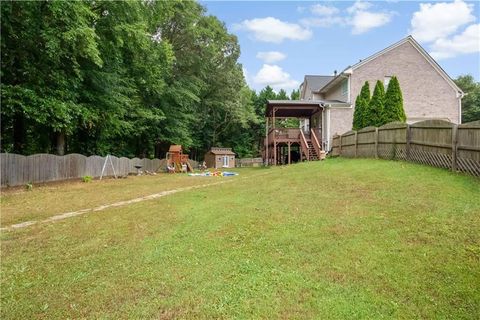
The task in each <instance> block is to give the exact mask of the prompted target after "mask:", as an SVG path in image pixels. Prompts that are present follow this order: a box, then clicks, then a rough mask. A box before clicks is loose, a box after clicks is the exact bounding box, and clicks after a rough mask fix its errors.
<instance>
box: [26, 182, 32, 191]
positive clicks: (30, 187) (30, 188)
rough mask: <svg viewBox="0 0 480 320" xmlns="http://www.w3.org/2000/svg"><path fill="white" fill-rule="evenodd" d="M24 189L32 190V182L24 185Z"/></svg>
mask: <svg viewBox="0 0 480 320" xmlns="http://www.w3.org/2000/svg"><path fill="white" fill-rule="evenodd" d="M25 189H26V190H27V191H32V190H33V183H31V182H29V183H27V184H26V185H25Z"/></svg>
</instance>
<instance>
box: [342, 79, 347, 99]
mask: <svg viewBox="0 0 480 320" xmlns="http://www.w3.org/2000/svg"><path fill="white" fill-rule="evenodd" d="M347 94H348V80H347V79H345V80H343V82H342V95H344V96H346V95H347Z"/></svg>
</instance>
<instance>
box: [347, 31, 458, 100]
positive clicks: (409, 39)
mask: <svg viewBox="0 0 480 320" xmlns="http://www.w3.org/2000/svg"><path fill="white" fill-rule="evenodd" d="M406 42H409V43H410V44H411V45H412V46H413V47H414V48H415V49H417V51H418V52H419V53H420V54H421V55H422V56H423V57H424V58H425V60H427V62H428V63H430V65H431V66H432V67H433V69H435V70H436V71H437V72H438V73H439V74H440V76H441V77H442V78H443V79H444V80H445V81H446V82H447V83H448V84H449V85H450V86H451V87H452V89H453V90H455V92H456V93H457V98H460V99H461V98H463V96H464V93H463V91H462V90H461V89H460V88H459V87H458V86H457V85H456V84H455V82H454V81H453V80H452V79H451V78H450V76H449V75H448V74H447V73H446V72H445V70H443V69H442V67H440V65H439V64H438V63H437V62H436V61H435V60H434V59H433V58H432V57H431V56H430V55H429V54H428V53H427V52H426V51H425V49H423V48H422V46H420V44H419V43H418V42H417V41H416V40H415V39H414V38H413V37H412V36H408V37H406V38H404V39H402V40H400V41H398V42H397V43H394V44H392V45H391V46H389V47H387V48H385V49H383V50H382V51H379V52H377V53H375V54H374V55H371V56H370V57H368V58H366V59H364V60H362V61H360V62H358V63H356V64H354V65H353V66H352V67H351V68H350V69H351V70H352V71H354V70H355V69H358V68H359V67H361V66H363V65H364V64H366V63H369V62H370V61H372V60H374V59H376V58H378V57H380V56H382V55H384V54H385V53H387V52H390V51H391V50H393V49H395V48H397V47H399V46H401V45H402V44H404V43H406Z"/></svg>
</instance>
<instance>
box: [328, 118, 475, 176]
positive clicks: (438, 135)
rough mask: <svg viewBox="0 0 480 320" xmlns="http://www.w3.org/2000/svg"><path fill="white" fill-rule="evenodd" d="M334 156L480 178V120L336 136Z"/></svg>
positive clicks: (390, 125)
mask: <svg viewBox="0 0 480 320" xmlns="http://www.w3.org/2000/svg"><path fill="white" fill-rule="evenodd" d="M332 146H333V148H332V155H337V156H338V155H339V156H344V157H364V158H368V157H371V158H381V159H399V160H406V161H411V162H417V163H422V164H427V165H430V166H435V167H440V168H446V169H450V170H452V171H460V172H465V173H468V174H471V175H474V176H478V177H480V121H474V122H470V123H465V124H460V125H456V124H453V123H451V122H448V121H443V120H427V121H422V122H417V123H414V124H410V125H409V124H405V123H399V122H392V123H387V124H386V125H384V126H381V127H379V128H376V127H367V128H363V129H361V130H359V131H349V132H346V133H344V134H342V135H336V136H335V137H334V138H333V143H332Z"/></svg>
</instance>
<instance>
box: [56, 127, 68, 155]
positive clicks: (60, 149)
mask: <svg viewBox="0 0 480 320" xmlns="http://www.w3.org/2000/svg"><path fill="white" fill-rule="evenodd" d="M56 135H57V147H56V154H57V155H58V156H63V155H65V140H66V134H65V131H62V132H57V133H56Z"/></svg>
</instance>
